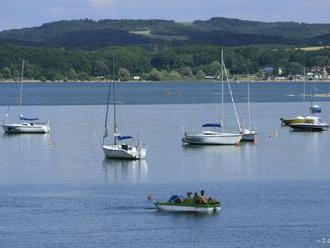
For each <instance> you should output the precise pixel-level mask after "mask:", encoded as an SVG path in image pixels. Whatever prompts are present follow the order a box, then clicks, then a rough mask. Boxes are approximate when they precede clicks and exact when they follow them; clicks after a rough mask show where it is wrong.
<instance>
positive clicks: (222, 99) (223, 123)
mask: <svg viewBox="0 0 330 248" xmlns="http://www.w3.org/2000/svg"><path fill="white" fill-rule="evenodd" d="M223 94H224V87H223V50H221V127H222V131H224V125H225V118H224V106H223V101H224V97H223Z"/></svg>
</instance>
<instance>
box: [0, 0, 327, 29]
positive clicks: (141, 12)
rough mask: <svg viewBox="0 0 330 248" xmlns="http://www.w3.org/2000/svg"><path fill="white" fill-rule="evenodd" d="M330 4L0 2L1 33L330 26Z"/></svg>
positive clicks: (298, 0)
mask: <svg viewBox="0 0 330 248" xmlns="http://www.w3.org/2000/svg"><path fill="white" fill-rule="evenodd" d="M329 12H330V0H0V30H4V29H11V28H20V27H31V26H38V25H40V24H42V23H45V22H51V21H55V20H62V19H81V18H91V19H95V20H98V19H110V18H113V19H118V18H124V19H138V18H139V19H148V18H157V19H173V20H178V21H191V20H196V19H199V20H200V19H208V18H210V17H213V16H224V17H235V18H240V19H248V20H263V21H298V22H308V23H330V14H329Z"/></svg>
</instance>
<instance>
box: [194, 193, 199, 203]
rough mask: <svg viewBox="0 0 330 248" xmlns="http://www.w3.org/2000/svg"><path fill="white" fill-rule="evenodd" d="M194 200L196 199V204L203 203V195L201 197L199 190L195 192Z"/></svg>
mask: <svg viewBox="0 0 330 248" xmlns="http://www.w3.org/2000/svg"><path fill="white" fill-rule="evenodd" d="M193 201H194V203H195V204H200V203H201V197H200V195H198V193H197V192H195V194H194V198H193Z"/></svg>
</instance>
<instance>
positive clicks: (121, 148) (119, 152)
mask: <svg viewBox="0 0 330 248" xmlns="http://www.w3.org/2000/svg"><path fill="white" fill-rule="evenodd" d="M115 79H116V76H115V69H114V60H113V81H112V84H109V88H108V98H107V109H106V115H105V122H104V134H103V140H102V150H103V152H104V156H105V158H107V159H131V160H139V159H143V158H145V156H146V155H147V147H146V146H143V145H142V144H141V142H140V139H139V138H137V139H136V142H130V144H128V143H126V142H125V141H128V140H133V141H134V138H133V137H132V136H128V135H121V134H119V133H118V128H117V127H118V125H117V117H116V115H117V103H116V85H115ZM111 86H112V90H113V134H112V135H113V142H106V139H107V138H108V137H109V132H108V117H109V105H110V95H111ZM124 142H125V143H124Z"/></svg>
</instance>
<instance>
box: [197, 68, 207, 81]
mask: <svg viewBox="0 0 330 248" xmlns="http://www.w3.org/2000/svg"><path fill="white" fill-rule="evenodd" d="M205 76H206V75H205V73H204V71H203V70H202V69H199V70H198V71H197V73H196V78H197V79H199V80H203V79H205Z"/></svg>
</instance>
